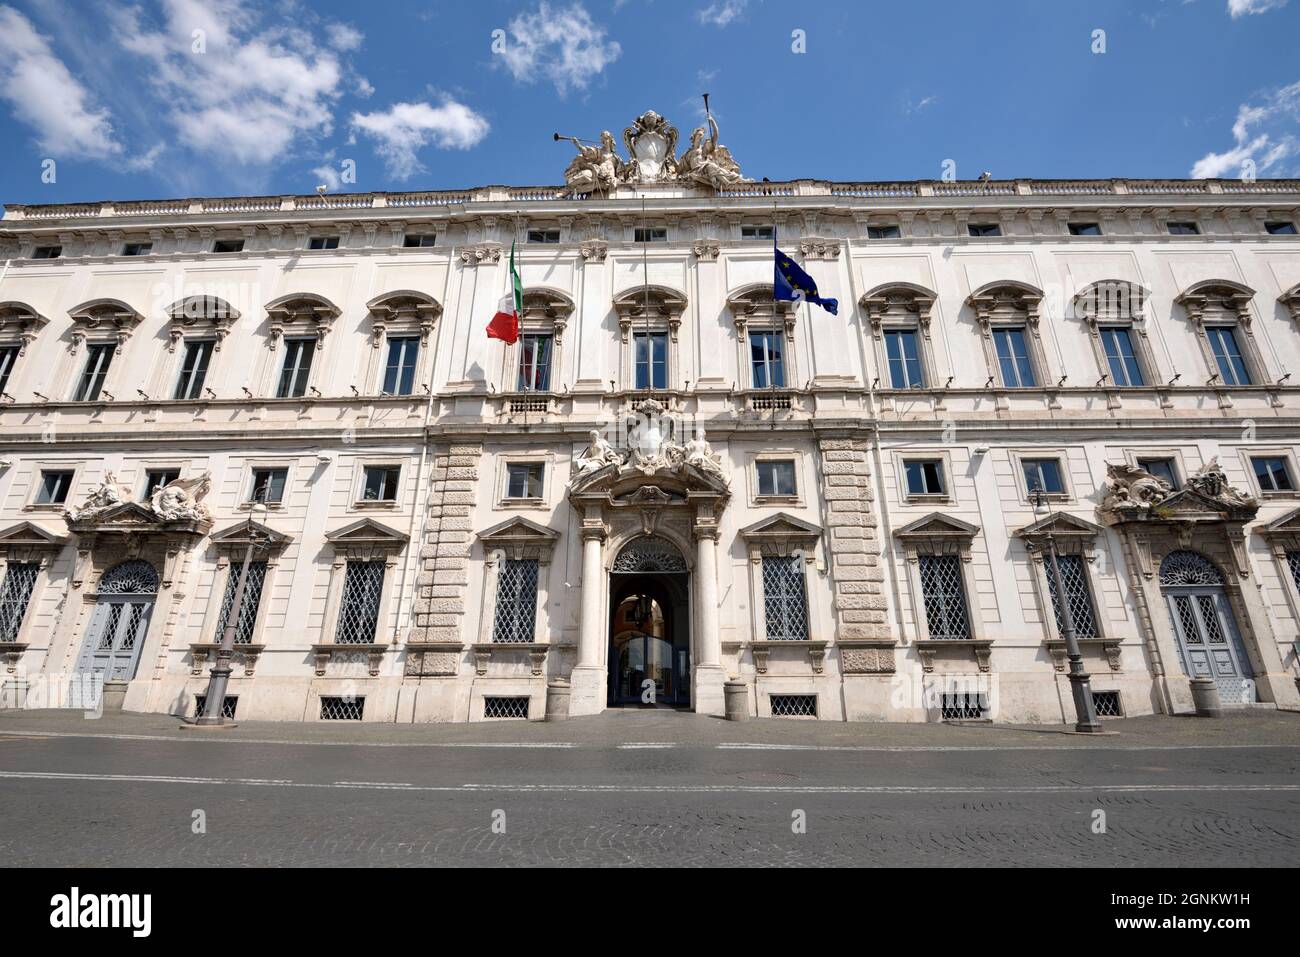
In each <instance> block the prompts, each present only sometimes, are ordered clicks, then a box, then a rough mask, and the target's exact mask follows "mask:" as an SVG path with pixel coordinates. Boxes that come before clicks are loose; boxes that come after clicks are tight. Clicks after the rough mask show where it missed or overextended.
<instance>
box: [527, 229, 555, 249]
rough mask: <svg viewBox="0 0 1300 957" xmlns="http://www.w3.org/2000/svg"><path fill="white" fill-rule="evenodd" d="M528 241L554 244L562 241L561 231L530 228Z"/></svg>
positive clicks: (548, 244)
mask: <svg viewBox="0 0 1300 957" xmlns="http://www.w3.org/2000/svg"><path fill="white" fill-rule="evenodd" d="M528 241H529V242H530V243H543V244H545V245H547V246H554V245H556V244H557V243H559V241H560V231H559V230H558V229H530V230H528Z"/></svg>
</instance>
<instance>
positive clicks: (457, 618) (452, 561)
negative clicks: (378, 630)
mask: <svg viewBox="0 0 1300 957" xmlns="http://www.w3.org/2000/svg"><path fill="white" fill-rule="evenodd" d="M482 457H483V446H482V444H479V443H476V444H472V445H471V444H465V445H452V446H436V447H435V448H434V454H433V465H432V470H431V472H430V476H429V502H428V508H427V512H426V516H425V526H424V530H425V535H424V546H423V547H422V548H421V550H420V574H419V578H418V579H417V582H416V594H415V629H414V633H413V634H412V636H411V642H410V644H409V646H408V648H407V661H406V673H407V674H408V675H439V674H456V672H457V670H458V665H459V662H460V657H461V656H460V654H459V650H460V649H459V646H460V645H463V644H468V643H469V642H470V641H471V639H470V637H469V636H468V635H466V634H465V631H464V628H465V600H466V592H467V590H468V587H469V550H470V540H471V538H472V536H473V528H472V527H471V526H472V524H473V517H472V513H473V510H474V500H475V494H476V492H477V489H478V479H479V462H480V461H481V459H482ZM439 642H442V643H454V644H456V645H457V649H456V651H455V652H452V651H451V650H450V649H449V648H448V647H446V645H445V644H444V647H442V648H438V647H437V643H439Z"/></svg>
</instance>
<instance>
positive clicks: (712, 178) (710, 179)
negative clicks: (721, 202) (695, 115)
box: [677, 115, 746, 189]
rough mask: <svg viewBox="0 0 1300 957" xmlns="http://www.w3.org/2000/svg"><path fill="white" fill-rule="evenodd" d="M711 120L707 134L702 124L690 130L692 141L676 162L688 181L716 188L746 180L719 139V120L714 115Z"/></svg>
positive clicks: (684, 178) (727, 187)
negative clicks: (706, 134)
mask: <svg viewBox="0 0 1300 957" xmlns="http://www.w3.org/2000/svg"><path fill="white" fill-rule="evenodd" d="M708 120H709V132H708V136H707V138H706V137H705V133H704V127H702V126H701V127H696V128H695V130H693V131H692V132H691V145H690V146H688V147H687V148H686V152H684V153H682V158H681V159H680V160H678V162H677V166H678V168H679V170H680V173H679V175H680V176H681V178H682V179H683V180H685V181H687V182H691V183H696V184H698V185H701V186H712V187H713V188H714V189H730V188H731V187H733V186H735V185H736V184H737V183H743V182H746V180H745V177H744V176H742V175H741V173H740V164H739V163H737V162H736V160H735V159H734V158H733V157H732V155H731V150H729V149H727V148H726V147H725V146H723V145H722V144H721V143H719V142H718V124H717V122H716V121H715V120H714V119H713V117H712V116H711V115H710V116H709V118H708Z"/></svg>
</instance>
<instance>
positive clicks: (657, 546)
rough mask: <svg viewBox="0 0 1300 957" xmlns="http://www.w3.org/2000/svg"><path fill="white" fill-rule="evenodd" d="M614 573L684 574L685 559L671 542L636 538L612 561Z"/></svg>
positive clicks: (660, 539) (659, 539)
mask: <svg viewBox="0 0 1300 957" xmlns="http://www.w3.org/2000/svg"><path fill="white" fill-rule="evenodd" d="M611 570H612V571H615V572H623V573H636V572H684V571H686V559H684V558H682V553H681V552H680V551H678V550H677V546H676V545H674V544H673V543H672V542H669V541H666V540H664V539H662V538H638V539H635V540H633V541H630V542H628V543H627V544H626V545H624V546H623V549H622V551H620V552H619V553H618V557H617V558H615V559H614V567H613V568H612V569H611Z"/></svg>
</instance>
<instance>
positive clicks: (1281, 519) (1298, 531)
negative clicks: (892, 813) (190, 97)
mask: <svg viewBox="0 0 1300 957" xmlns="http://www.w3.org/2000/svg"><path fill="white" fill-rule="evenodd" d="M1258 531H1259V533H1260V534H1261V535H1300V508H1293V509H1291V511H1289V512H1287V513H1285V514H1284V515H1279V516H1278V517H1277V518H1275V519H1273V521H1271V522H1267V523H1265V524H1264V525H1263V526H1261V527H1260V528H1259V529H1258ZM3 540H4V538H3V533H0V541H3Z"/></svg>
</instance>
